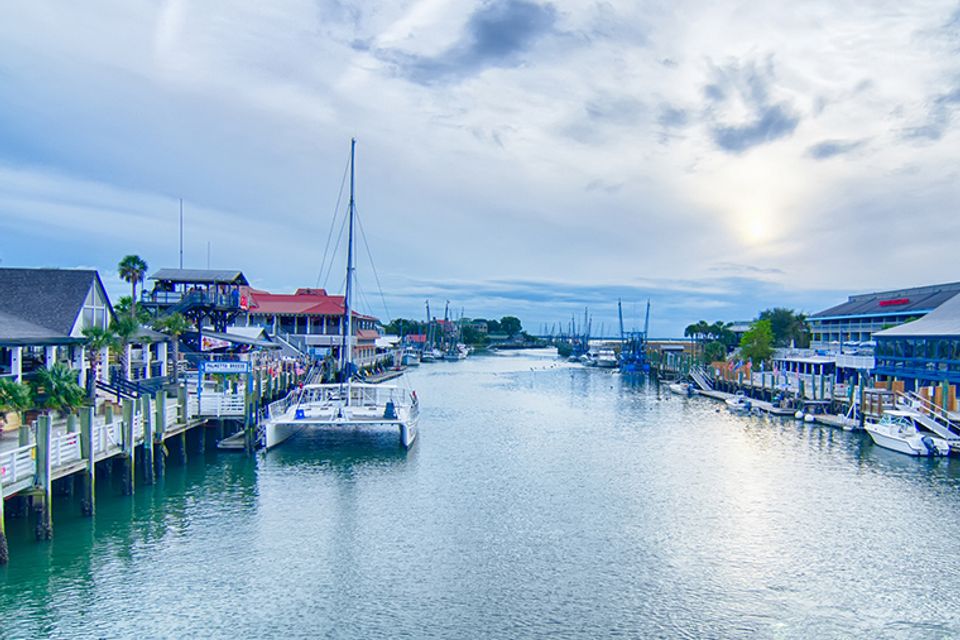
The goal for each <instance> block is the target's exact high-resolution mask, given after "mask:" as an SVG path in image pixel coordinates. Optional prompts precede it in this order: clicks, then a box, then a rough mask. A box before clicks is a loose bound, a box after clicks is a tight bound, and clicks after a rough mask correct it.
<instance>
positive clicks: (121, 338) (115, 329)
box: [110, 316, 140, 378]
mask: <svg viewBox="0 0 960 640" xmlns="http://www.w3.org/2000/svg"><path fill="white" fill-rule="evenodd" d="M139 330H140V323H139V322H137V321H136V319H135V318H133V317H131V316H117V317H116V318H115V319H114V321H113V322H112V323H110V331H111V332H112V333H113V335H115V336H116V339H117V342H116V344H117V347H118V349H117V351H118V353H117V360H118V362H119V363H120V371H121V372H122V375H123V377H124V378H126V376H127V345H129V344H130V342H131V341H132V340H133V337H134V336H135V335H136V334H137V332H138V331H139Z"/></svg>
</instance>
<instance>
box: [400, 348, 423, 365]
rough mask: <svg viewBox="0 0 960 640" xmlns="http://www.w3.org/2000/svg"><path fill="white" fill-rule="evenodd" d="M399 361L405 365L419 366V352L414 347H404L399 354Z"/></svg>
mask: <svg viewBox="0 0 960 640" xmlns="http://www.w3.org/2000/svg"><path fill="white" fill-rule="evenodd" d="M400 363H401V364H402V365H403V366H405V367H418V366H420V352H419V351H417V350H416V349H410V348H407V349H404V350H403V354H402V355H401V356H400Z"/></svg>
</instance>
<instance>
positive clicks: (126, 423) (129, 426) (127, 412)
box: [121, 400, 137, 496]
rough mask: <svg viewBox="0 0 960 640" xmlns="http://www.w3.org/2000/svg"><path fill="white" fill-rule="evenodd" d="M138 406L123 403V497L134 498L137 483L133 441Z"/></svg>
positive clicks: (130, 401) (134, 444) (131, 403)
mask: <svg viewBox="0 0 960 640" xmlns="http://www.w3.org/2000/svg"><path fill="white" fill-rule="evenodd" d="M136 412H137V410H136V405H135V404H134V401H133V400H124V401H123V455H122V456H121V462H122V464H123V495H125V496H132V495H133V491H134V488H135V486H136V482H135V481H134V473H133V469H134V462H135V460H136V458H135V456H136V451H137V447H136V443H135V442H134V440H133V421H134V417H135V416H136Z"/></svg>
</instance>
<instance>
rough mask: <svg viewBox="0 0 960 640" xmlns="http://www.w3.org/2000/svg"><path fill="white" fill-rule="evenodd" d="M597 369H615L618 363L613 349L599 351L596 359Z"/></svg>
mask: <svg viewBox="0 0 960 640" xmlns="http://www.w3.org/2000/svg"><path fill="white" fill-rule="evenodd" d="M596 365H597V368H600V369H616V368H617V367H618V366H619V365H620V362H619V361H618V360H617V353H616V352H615V351H614V350H613V349H600V350H599V351H597V357H596Z"/></svg>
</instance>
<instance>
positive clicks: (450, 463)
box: [0, 351, 960, 638]
mask: <svg viewBox="0 0 960 640" xmlns="http://www.w3.org/2000/svg"><path fill="white" fill-rule="evenodd" d="M407 378H408V379H409V383H410V384H411V385H412V386H413V387H414V388H416V390H417V393H418V395H419V397H420V398H421V402H422V405H423V411H422V416H421V422H420V436H419V439H418V442H417V444H416V445H415V446H414V448H413V449H412V450H410V451H409V452H404V451H402V450H401V449H400V448H399V446H398V443H397V436H396V435H395V434H384V435H369V434H355V433H340V434H326V435H322V436H312V437H300V438H298V439H296V440H292V441H290V442H288V443H285V444H284V445H282V446H281V447H279V448H278V449H276V450H274V451H271V452H269V453H267V454H260V455H258V456H256V457H255V458H247V457H245V456H243V455H237V454H225V453H217V452H215V451H209V452H207V453H206V454H205V455H200V454H196V453H194V454H192V455H191V456H190V459H189V460H188V463H187V464H186V466H181V465H178V464H177V463H170V464H169V465H168V467H167V476H166V477H165V478H164V479H163V480H162V481H161V482H160V483H159V484H157V485H155V486H153V487H144V486H138V488H137V491H136V494H135V495H134V496H132V497H122V496H120V495H119V490H118V489H117V487H115V486H113V485H112V484H111V483H109V482H100V483H99V484H98V496H97V513H96V516H95V517H94V518H83V517H81V515H80V507H79V505H78V504H77V503H76V499H75V498H69V497H60V498H57V499H56V500H55V503H54V540H53V541H52V542H50V543H37V542H34V541H33V539H32V535H31V533H32V532H31V530H30V522H29V519H27V518H13V519H8V534H9V537H10V556H11V562H10V564H9V565H7V566H6V567H0V637H3V638H35V637H58V638H86V637H91V638H100V637H103V638H131V637H138V638H154V637H171V638H185V637H198V638H240V637H249V638H253V637H258V638H259V637H310V638H312V637H326V638H374V637H389V638H404V637H406V638H540V637H551V638H607V637H610V638H614V637H691V638H704V637H744V636H758V637H783V638H793V637H795V638H810V637H818V638H825V637H904V638H916V637H930V638H939V637H957V636H960V577H958V575H960V574H958V573H957V571H956V568H957V563H958V560H957V554H956V552H955V547H954V545H955V544H957V543H958V542H960V491H958V489H960V460H953V459H941V460H927V459H913V458H909V457H907V456H903V455H900V454H896V453H893V452H888V451H885V450H882V449H878V448H877V447H875V446H873V445H872V444H871V442H870V440H869V438H868V437H866V436H864V435H861V434H858V433H849V432H843V431H838V430H833V429H830V428H827V427H819V426H815V425H808V424H804V423H798V422H794V421H793V420H782V419H772V418H758V417H743V416H735V415H732V414H729V413H728V412H727V411H726V410H725V409H721V407H722V406H723V405H722V403H716V402H714V401H711V400H708V399H704V398H689V399H688V398H681V397H678V396H674V395H671V394H670V393H668V392H667V391H666V387H665V386H663V387H659V388H658V386H657V385H656V384H655V383H654V382H652V381H648V380H646V379H645V378H642V377H640V378H629V377H626V376H620V375H617V374H613V373H611V372H609V371H605V370H596V369H585V368H582V367H580V366H577V365H570V364H567V363H563V362H560V361H558V360H557V359H556V357H555V356H554V355H552V353H550V352H547V351H542V352H520V353H512V354H504V355H496V356H478V357H471V358H469V359H467V360H465V361H462V362H442V363H436V364H430V365H423V366H421V367H419V368H418V369H416V370H412V371H411V372H410V373H409V374H408V375H407Z"/></svg>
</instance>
